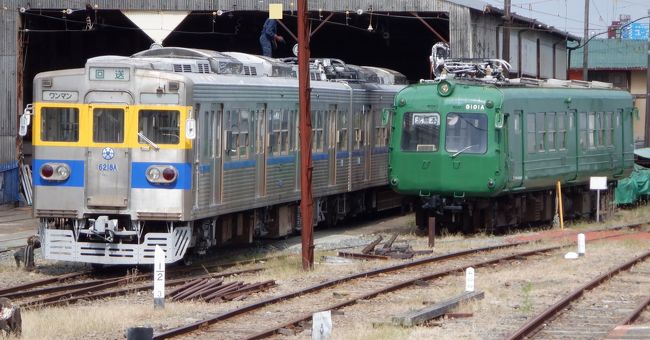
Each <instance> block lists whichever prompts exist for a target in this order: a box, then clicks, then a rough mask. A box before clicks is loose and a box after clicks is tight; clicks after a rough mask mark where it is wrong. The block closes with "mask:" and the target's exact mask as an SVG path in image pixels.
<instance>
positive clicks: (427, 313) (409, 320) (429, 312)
mask: <svg viewBox="0 0 650 340" xmlns="http://www.w3.org/2000/svg"><path fill="white" fill-rule="evenodd" d="M484 295H485V294H484V293H483V292H464V293H463V294H460V295H458V296H456V297H453V298H451V299H449V300H445V301H442V302H439V303H436V304H435V305H433V306H429V307H426V308H423V309H420V310H417V311H412V312H409V313H407V314H406V315H404V316H395V317H393V319H392V321H393V324H394V325H398V326H403V327H412V326H416V325H420V324H423V323H424V322H426V321H428V320H431V319H433V318H437V317H439V316H442V315H444V314H445V313H447V312H448V311H449V310H451V309H452V308H456V307H457V306H458V304H460V303H461V302H463V301H467V300H471V299H482V298H483V296H484Z"/></svg>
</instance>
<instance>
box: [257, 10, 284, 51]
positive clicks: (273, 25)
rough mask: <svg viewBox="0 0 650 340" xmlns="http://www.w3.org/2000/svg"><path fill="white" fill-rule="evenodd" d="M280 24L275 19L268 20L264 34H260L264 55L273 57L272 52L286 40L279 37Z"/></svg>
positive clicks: (265, 23)
mask: <svg viewBox="0 0 650 340" xmlns="http://www.w3.org/2000/svg"><path fill="white" fill-rule="evenodd" d="M277 32H278V23H277V22H276V21H275V19H266V21H265V22H264V27H263V28H262V34H260V45H262V55H265V56H267V57H271V56H272V55H271V54H272V51H273V49H274V47H275V46H277V43H278V42H284V38H283V37H282V36H281V35H278V33H277Z"/></svg>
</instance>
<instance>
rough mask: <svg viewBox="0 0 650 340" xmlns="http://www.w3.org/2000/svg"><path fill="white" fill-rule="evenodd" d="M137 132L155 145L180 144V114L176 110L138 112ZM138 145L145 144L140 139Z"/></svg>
mask: <svg viewBox="0 0 650 340" xmlns="http://www.w3.org/2000/svg"><path fill="white" fill-rule="evenodd" d="M138 131H140V132H142V133H143V134H144V135H145V137H147V138H149V139H150V140H151V141H152V142H154V143H156V144H178V143H180V139H179V136H180V112H179V111H177V110H140V111H139V112H138ZM138 143H140V144H146V142H145V141H144V140H142V138H138Z"/></svg>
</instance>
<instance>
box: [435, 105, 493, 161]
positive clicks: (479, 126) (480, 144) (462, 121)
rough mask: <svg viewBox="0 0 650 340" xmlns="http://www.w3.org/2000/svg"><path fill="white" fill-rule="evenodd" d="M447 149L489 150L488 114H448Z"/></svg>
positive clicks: (460, 150)
mask: <svg viewBox="0 0 650 340" xmlns="http://www.w3.org/2000/svg"><path fill="white" fill-rule="evenodd" d="M445 128H446V137H445V149H446V150H447V152H451V153H459V152H462V153H485V152H486V151H487V116H486V115H484V114H481V113H450V114H448V115H447V125H446V127H445Z"/></svg>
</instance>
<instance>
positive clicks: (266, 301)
mask: <svg viewBox="0 0 650 340" xmlns="http://www.w3.org/2000/svg"><path fill="white" fill-rule="evenodd" d="M529 243H531V242H529V241H525V242H516V243H511V244H501V245H496V246H488V247H482V248H476V249H468V250H462V251H459V252H454V253H449V254H443V255H437V256H431V257H426V258H423V259H419V260H415V261H411V262H408V263H400V264H397V265H392V266H387V267H382V268H379V269H372V270H368V271H365V272H361V273H357V274H352V275H348V276H344V277H341V278H337V279H332V280H328V281H325V282H322V283H318V284H315V285H313V286H310V287H307V288H305V289H301V290H298V291H294V292H291V293H286V294H283V295H279V296H275V297H270V298H267V299H264V300H262V301H258V302H255V303H251V304H248V305H246V306H243V307H240V308H238V309H234V310H231V311H227V312H223V313H220V314H218V315H216V316H214V317H211V318H208V319H205V320H201V321H198V322H195V323H192V324H189V325H185V326H181V327H177V328H174V329H170V330H166V331H163V332H161V333H158V334H155V335H154V339H167V338H170V337H174V336H177V335H182V334H186V333H188V332H191V331H194V330H197V329H200V328H202V327H204V326H206V325H210V324H213V323H216V322H219V321H222V320H226V319H230V318H232V317H234V316H237V315H240V314H244V313H247V312H249V311H252V310H255V309H259V308H262V307H264V306H267V305H271V304H275V303H278V302H280V301H283V300H287V299H292V298H295V297H298V296H301V295H304V294H307V293H311V292H315V291H319V290H322V289H325V288H328V287H332V286H335V285H338V284H341V283H343V282H347V281H351V280H355V279H359V278H364V277H371V276H376V275H379V274H383V273H388V272H392V271H396V270H400V269H404V268H408V267H415V266H418V265H422V264H426V263H431V262H437V261H442V260H447V259H452V258H456V257H461V256H465V255H469V254H475V253H481V252H486V251H491V250H497V249H504V248H512V247H516V246H521V245H525V244H529Z"/></svg>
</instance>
